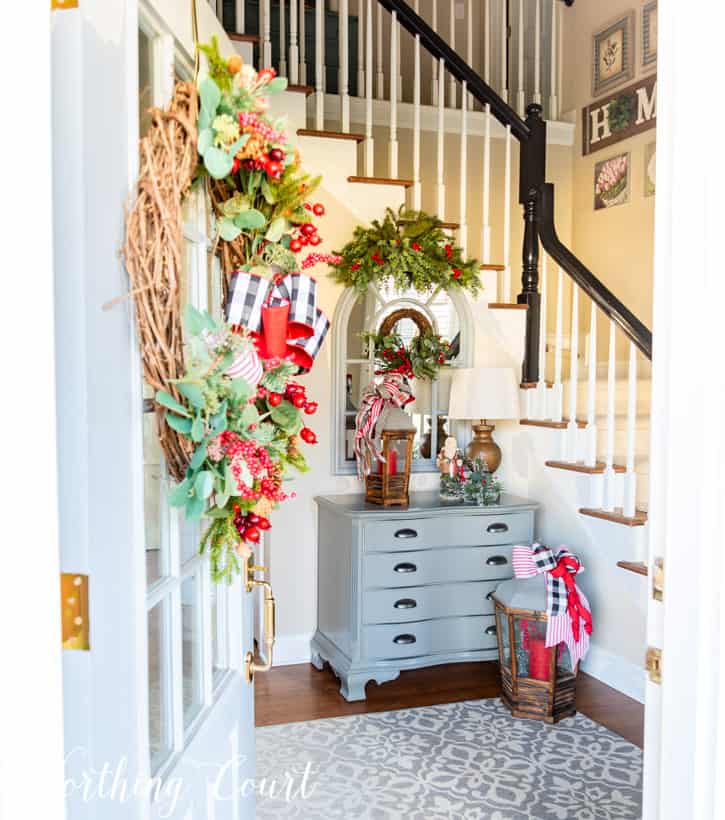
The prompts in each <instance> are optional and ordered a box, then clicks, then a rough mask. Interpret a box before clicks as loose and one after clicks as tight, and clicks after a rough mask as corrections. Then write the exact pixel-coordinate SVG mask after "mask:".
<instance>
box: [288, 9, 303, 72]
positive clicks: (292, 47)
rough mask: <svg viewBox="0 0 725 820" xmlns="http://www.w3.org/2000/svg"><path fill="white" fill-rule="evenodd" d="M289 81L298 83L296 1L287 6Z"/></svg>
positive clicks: (298, 61) (298, 54)
mask: <svg viewBox="0 0 725 820" xmlns="http://www.w3.org/2000/svg"><path fill="white" fill-rule="evenodd" d="M289 81H290V83H291V84H292V85H297V84H298V83H299V81H300V49H299V46H298V45H297V0H290V4H289Z"/></svg>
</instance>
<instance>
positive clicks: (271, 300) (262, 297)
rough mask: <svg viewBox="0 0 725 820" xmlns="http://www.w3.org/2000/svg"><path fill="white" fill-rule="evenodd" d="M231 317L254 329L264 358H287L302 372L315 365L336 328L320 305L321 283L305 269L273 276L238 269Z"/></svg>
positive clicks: (231, 294)
mask: <svg viewBox="0 0 725 820" xmlns="http://www.w3.org/2000/svg"><path fill="white" fill-rule="evenodd" d="M227 321H228V322H229V323H231V324H233V325H241V326H243V327H246V328H247V329H248V330H249V331H250V332H251V333H252V336H253V338H254V340H255V344H256V345H257V349H258V351H259V355H260V356H261V358H262V359H272V358H280V359H287V360H289V361H292V362H293V363H294V364H296V365H298V367H299V368H300V370H301V372H307V371H308V370H310V368H311V367H312V365H313V363H314V360H315V357H316V356H317V354H318V353H319V351H320V348H321V347H322V343H323V342H324V340H325V336H326V335H327V332H328V331H329V329H330V322H329V320H328V318H327V317H326V316H325V314H324V313H323V312H322V311H321V310H320V309H319V308H318V307H317V283H316V282H315V280H314V279H313V278H312V277H311V276H308V275H307V274H304V273H288V274H287V275H285V276H281V275H279V274H277V275H276V276H275V277H274V278H273V279H272V280H269V279H265V278H264V277H263V276H260V275H259V274H256V273H251V272H249V271H243V270H240V271H236V272H235V273H234V274H233V275H232V278H231V282H230V285H229V299H228V302H227Z"/></svg>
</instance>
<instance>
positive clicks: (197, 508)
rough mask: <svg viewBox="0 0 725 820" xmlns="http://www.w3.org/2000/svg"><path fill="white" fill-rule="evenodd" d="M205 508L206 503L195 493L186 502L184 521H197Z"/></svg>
mask: <svg viewBox="0 0 725 820" xmlns="http://www.w3.org/2000/svg"><path fill="white" fill-rule="evenodd" d="M205 508H206V502H205V501H204V499H203V498H202V497H201V496H200V495H198V494H196V493H195V494H194V495H193V496H191V497H190V498H189V499H188V500H187V502H186V520H187V521H198V520H199V519H200V518H201V517H202V515H204V510H205Z"/></svg>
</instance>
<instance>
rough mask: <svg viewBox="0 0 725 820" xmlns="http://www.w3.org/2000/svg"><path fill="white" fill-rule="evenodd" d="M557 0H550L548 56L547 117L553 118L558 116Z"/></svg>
mask: <svg viewBox="0 0 725 820" xmlns="http://www.w3.org/2000/svg"><path fill="white" fill-rule="evenodd" d="M557 5H558V0H551V47H550V49H549V51H550V54H549V58H550V60H551V64H550V65H549V71H550V79H549V85H550V88H549V119H552V120H555V119H556V118H557V117H558V116H559V98H558V97H557V95H556V61H557V54H558V51H559V49H558V41H557V39H556V37H557V33H556V7H557Z"/></svg>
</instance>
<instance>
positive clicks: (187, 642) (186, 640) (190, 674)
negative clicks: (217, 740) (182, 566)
mask: <svg viewBox="0 0 725 820" xmlns="http://www.w3.org/2000/svg"><path fill="white" fill-rule="evenodd" d="M181 629H182V649H181V656H182V669H183V683H182V691H183V701H184V728H186V727H187V726H188V725H189V724H190V723H191V722H192V721H193V720H194V718H195V717H196V716H197V715H198V714H199V712H200V710H201V707H202V704H203V692H202V653H201V647H202V639H201V607H200V590H199V579H198V577H197V576H196V575H191V576H189V577H188V578H186V579H184V581H183V582H182V584H181Z"/></svg>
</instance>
